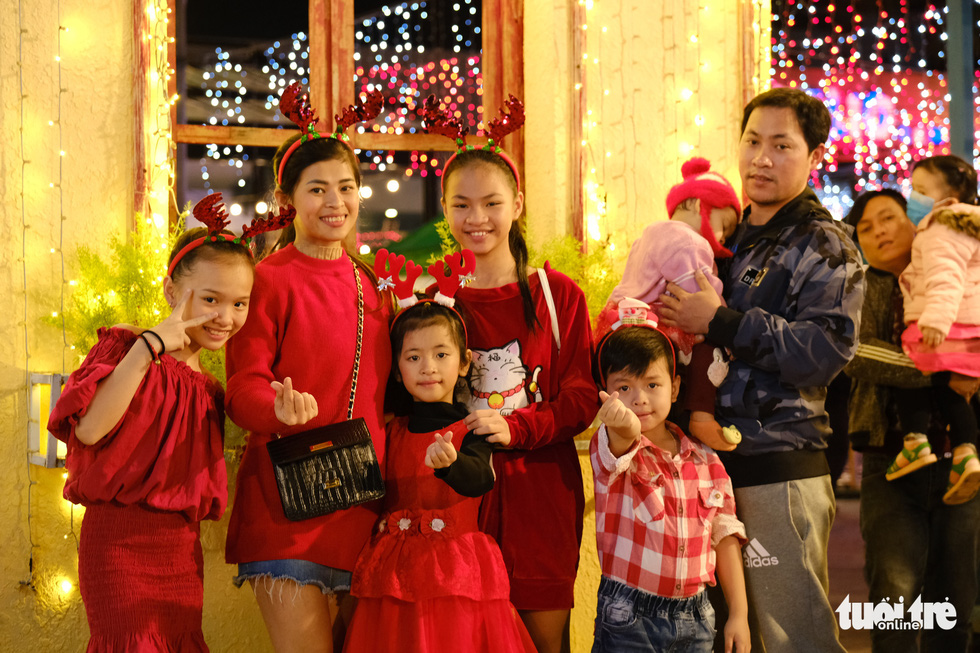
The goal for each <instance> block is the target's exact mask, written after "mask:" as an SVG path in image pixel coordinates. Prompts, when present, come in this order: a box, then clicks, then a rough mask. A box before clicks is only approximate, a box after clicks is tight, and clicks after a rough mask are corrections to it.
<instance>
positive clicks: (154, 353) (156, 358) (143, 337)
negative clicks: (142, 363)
mask: <svg viewBox="0 0 980 653" xmlns="http://www.w3.org/2000/svg"><path fill="white" fill-rule="evenodd" d="M139 339H140V340H142V341H143V344H144V345H146V348H147V349H149V350H150V356H152V357H153V362H154V363H155V364H156V365H159V364H160V355H159V354H157V350H156V349H154V348H153V345H151V344H150V341H149V339H148V338H147V337H146V334H145V333H141V334H140V335H139Z"/></svg>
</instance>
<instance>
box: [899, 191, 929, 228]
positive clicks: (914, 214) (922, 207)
mask: <svg viewBox="0 0 980 653" xmlns="http://www.w3.org/2000/svg"><path fill="white" fill-rule="evenodd" d="M935 203H936V200H934V199H932V198H931V197H926V196H925V195H923V194H922V193H919V192H917V191H912V194H911V195H909V201H908V205H907V206H906V207H905V215H907V216H909V220H911V221H912V224H914V225H916V226H918V224H919V223H920V222H922V218H924V217H926V215H928V213H929V211H931V210H932V205H933V204H935Z"/></svg>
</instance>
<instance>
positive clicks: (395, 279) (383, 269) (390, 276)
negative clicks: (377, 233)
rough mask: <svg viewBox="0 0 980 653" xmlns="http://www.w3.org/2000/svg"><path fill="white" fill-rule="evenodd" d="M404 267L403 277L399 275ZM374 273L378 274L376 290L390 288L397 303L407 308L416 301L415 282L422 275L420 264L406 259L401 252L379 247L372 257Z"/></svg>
mask: <svg viewBox="0 0 980 653" xmlns="http://www.w3.org/2000/svg"><path fill="white" fill-rule="evenodd" d="M403 266H404V267H405V279H402V278H401V277H400V276H399V275H400V273H401V271H402V267H403ZM374 273H375V274H376V275H378V290H386V289H389V288H390V289H391V290H392V292H394V293H395V297H396V298H397V299H398V305H399V306H401V307H402V308H408V307H409V306H414V305H415V304H416V303H418V299H417V298H416V297H415V282H416V281H417V280H418V278H419V277H420V276H422V266H421V265H418V264H416V263H415V261H412V260H408V261H407V262H406V259H405V257H404V256H402V255H401V254H395V253H394V252H389V251H388V250H386V249H379V250H378V254H377V256H375V258H374Z"/></svg>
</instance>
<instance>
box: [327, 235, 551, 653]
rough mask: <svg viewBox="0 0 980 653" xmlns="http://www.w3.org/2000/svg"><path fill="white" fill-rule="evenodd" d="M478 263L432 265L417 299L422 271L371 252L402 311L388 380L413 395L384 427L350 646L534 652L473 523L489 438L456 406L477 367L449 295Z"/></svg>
mask: <svg viewBox="0 0 980 653" xmlns="http://www.w3.org/2000/svg"><path fill="white" fill-rule="evenodd" d="M403 266H404V267H405V273H406V278H405V279H401V278H400V274H399V273H400V271H401V269H402V267H403ZM473 267H474V257H473V253H472V252H470V251H469V250H463V252H462V253H456V254H451V255H449V256H448V257H446V260H445V262H443V261H439V262H437V263H436V264H434V265H430V266H429V268H428V270H429V274H431V275H432V276H433V277H435V278H436V280H437V283H438V286H439V292H438V293H436V297H435V299H434V300H433V299H425V300H422V301H418V300H417V299H416V297H415V294H414V293H413V290H412V289H413V286H414V284H415V281H416V280H417V279H418V277H419V275H420V274H421V272H422V267H421V266H418V265H416V264H415V263H413V262H412V261H406V260H405V257H404V256H397V255H395V254H389V253H388V252H387V251H386V250H383V249H382V250H380V251H379V252H378V255H377V258H376V259H375V271H376V273H377V275H378V278H379V279H380V283H381V285H382V286H383V287H393V288H394V293H395V296H396V297H397V298H398V303H399V305H401V306H402V307H403V308H404V310H403V311H402V312H400V313H399V314H398V315H397V316H396V317H395V320H394V323H393V324H392V327H391V349H392V357H393V359H394V364H393V365H392V385H391V386H389V387H390V388H392V387H397V389H398V390H400V391H401V392H402V393H404V394H405V395H406V396H407V397H408V398H409V399H410V400H411V401H410V402H409V407H408V410H407V411H406V412H407V415H404V416H400V417H396V418H395V419H394V420H392V421H391V422H389V423H388V426H387V428H386V430H387V436H388V442H387V445H386V451H387V456H386V457H385V485H386V488H385V489H386V492H387V494H386V496H385V506H384V510H383V511H382V514H381V519H380V520H379V522H378V526H377V528H376V529H375V532H374V535H373V536H372V538H371V541H370V543H368V545H367V546H366V547H364V550H363V551H362V552H361V555H360V557H359V558H358V560H357V566H356V567H355V569H354V586H353V588H352V593H353V594H354V596H356V597H357V599H358V602H357V610H356V611H355V613H354V619H353V621H352V622H351V625H350V628H349V630H348V632H347V640H346V644H345V650H346V651H349V652H354V651H385V652H386V653H397V652H399V651H404V652H405V653H436V652H440V651H445V652H446V653H456V652H457V651H467V652H468V653H480V652H485V653H490V652H491V651H493V652H495V653H497V652H503V653H508V652H513V653H517V652H522V653H523V652H524V651H533V650H534V645H533V643H532V642H531V638H530V636H529V635H528V633H527V630H526V629H525V628H524V625H523V623H522V622H521V620H520V619H519V618H518V617H517V615H516V614H515V612H514V607H513V605H511V603H510V591H509V584H508V582H507V572H506V569H505V568H504V561H503V558H502V557H501V555H500V549H499V548H498V547H497V543H496V542H494V540H493V538H492V537H490V536H489V535H486V534H484V533H482V532H480V530H479V528H478V514H479V509H480V497H481V496H482V495H483V494H485V493H486V492H487V491H488V490H490V488H492V487H493V484H494V474H493V466H492V465H491V462H490V460H491V453H492V450H493V445H492V444H490V443H488V442H487V436H486V435H478V434H476V433H474V432H473V431H472V430H470V429H468V428H467V427H466V425H465V423H464V420H465V418H466V407H465V406H463V405H462V404H457V403H455V401H454V399H455V389H456V382H457V380H459V379H460V378H461V377H462V378H465V377H466V374H467V372H468V370H469V367H470V350H469V349H467V348H466V327H465V326H464V324H463V319H462V318H461V317H460V315H459V313H457V312H456V310H455V309H454V308H453V307H454V305H455V299H454V296H455V295H456V293H457V291H458V290H459V289H460V288H462V287H463V286H464V285H465V284H466V282H467V280H468V279H469V278H470V274H471V273H472V271H473ZM447 268H448V269H447ZM389 391H390V390H389Z"/></svg>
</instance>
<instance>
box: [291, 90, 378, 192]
mask: <svg viewBox="0 0 980 653" xmlns="http://www.w3.org/2000/svg"><path fill="white" fill-rule="evenodd" d="M309 101H310V97H309V95H307V94H306V93H305V92H304V91H303V86H302V85H301V84H300V83H299V82H293V83H292V84H290V85H289V86H287V87H286V89H285V90H284V91H283V92H282V95H281V96H280V97H279V111H280V112H282V115H284V116H286V117H287V118H289V119H290V120H292V121H293V122H294V123H296V124H297V125H298V126H299V128H300V131H301V132H302V133H303V135H302V136H300V138H299V140H297V141H296V142H295V143H293V144H292V145H290V146H289V149H288V150H286V153H285V154H283V155H282V160H280V161H279V170H278V171H277V174H276V183H277V184H279V185H280V186H281V185H282V172H283V170H285V168H286V160H287V159H289V157H290V156H292V154H293V152H295V151H296V148H298V147H299V146H300V145H302V144H303V143H306V142H307V141H311V140H316V139H318V138H335V139H337V140H338V141H340V142H341V143H343V144H344V145H346V146H347V147H351V145H350V136H348V135H347V134H346V133H345V132H346V130H347V128H348V127H350V126H351V125H354V124H356V123H359V122H365V121H367V120H372V119H374V118H377V117H378V114H380V113H381V109H382V107H383V106H384V97H383V96H382V95H381V91H380V90H378V89H375V90H373V91H370V92H369V93H368V94H367V99H366V100H365V101H363V102H361V101H360V98H358V102H357V104H352V105H350V106H349V107H347V108H346V109H344V110H343V112H341V115H339V116H334V118H335V119H336V121H337V127H336V128H335V129H334V131H333V132H332V133H330V134H321V133H320V132H318V131H317V130H316V123H317V122H319V121H320V119H319V118H317V115H316V111H314V110H313V108H312V107H311V106H310V105H309ZM351 151H353V148H351Z"/></svg>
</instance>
